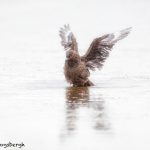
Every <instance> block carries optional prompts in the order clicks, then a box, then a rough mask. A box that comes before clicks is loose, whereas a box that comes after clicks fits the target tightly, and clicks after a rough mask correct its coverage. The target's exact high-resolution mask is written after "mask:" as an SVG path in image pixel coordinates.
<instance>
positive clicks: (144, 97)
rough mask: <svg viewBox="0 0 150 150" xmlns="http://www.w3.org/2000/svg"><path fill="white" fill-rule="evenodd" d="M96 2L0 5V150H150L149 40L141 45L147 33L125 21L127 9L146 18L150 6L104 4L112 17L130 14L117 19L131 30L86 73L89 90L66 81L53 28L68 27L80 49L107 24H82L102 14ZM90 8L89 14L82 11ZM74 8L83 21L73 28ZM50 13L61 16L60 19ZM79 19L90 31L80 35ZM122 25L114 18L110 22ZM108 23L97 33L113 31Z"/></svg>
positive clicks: (32, 2) (20, 2)
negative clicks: (8, 148) (9, 147)
mask: <svg viewBox="0 0 150 150" xmlns="http://www.w3.org/2000/svg"><path fill="white" fill-rule="evenodd" d="M7 2H8V3H7ZM95 2H96V4H97V5H95V4H93V3H92V1H89V3H88V4H87V6H86V7H83V6H84V2H83V3H80V2H79V1H77V3H76V2H73V4H71V3H69V1H67V0H65V1H63V2H61V3H60V2H58V1H46V0H45V1H44V2H43V1H42V2H41V1H37V2H36V1H31V2H29V1H27V2H26V3H25V2H24V1H14V2H13V3H12V2H9V1H6V2H5V1H2V2H0V3H1V6H0V7H1V9H0V12H1V13H0V23H1V24H0V27H1V28H0V31H1V35H0V42H1V44H0V135H1V137H0V144H1V143H8V142H9V141H10V142H14V143H20V142H23V143H24V144H25V147H24V148H22V149H30V150H41V149H45V150H48V149H52V150H83V149H86V150H99V149H103V150H127V149H128V150H141V149H143V150H149V149H150V144H149V139H150V130H149V126H150V109H149V108H150V101H149V99H150V69H149V68H150V61H149V57H150V51H149V46H148V45H146V44H144V42H145V43H146V41H147V39H148V37H149V35H148V34H145V37H146V38H145V39H141V37H143V36H142V35H143V34H144V33H149V30H148V29H147V25H146V26H144V24H138V21H139V20H138V19H136V18H135V16H136V14H133V13H131V12H132V11H131V10H132V8H133V10H134V12H136V13H138V12H139V11H138V10H139V9H140V8H142V10H147V11H148V10H149V7H148V6H149V2H146V1H145V2H141V1H138V2H137V3H136V2H135V3H131V2H126V3H124V6H123V5H122V1H116V4H117V5H113V6H112V7H110V6H111V4H109V6H108V7H110V10H109V11H110V12H112V9H113V8H116V9H115V11H116V12H114V14H116V15H117V12H118V11H119V12H120V11H121V10H120V7H121V8H122V9H124V7H125V8H126V7H127V6H129V12H128V13H130V17H129V18H128V17H125V18H123V20H125V21H124V22H123V24H124V25H125V26H128V24H130V23H129V22H132V24H133V25H136V24H137V26H135V31H133V33H132V34H131V36H129V37H128V38H127V39H126V40H124V41H122V43H121V42H120V43H119V44H118V47H117V46H116V47H115V48H114V50H113V51H112V53H111V55H110V57H109V59H108V60H107V62H106V64H105V66H104V68H103V69H102V70H101V71H96V72H94V73H92V72H91V80H92V81H93V82H94V83H95V86H93V87H87V88H85V87H81V88H77V87H71V86H70V85H68V84H67V83H66V81H65V79H64V75H63V63H64V59H65V54H64V51H63V50H62V48H61V46H60V45H59V41H60V40H59V37H57V33H58V27H59V26H60V25H62V24H64V20H65V21H66V22H67V20H69V21H70V22H71V23H72V24H73V26H74V28H75V30H76V32H77V34H78V35H77V36H78V38H79V41H80V42H81V44H82V41H83V45H80V46H81V49H82V47H84V46H85V45H86V44H85V43H88V42H89V41H90V40H91V39H90V38H93V37H94V36H95V35H92V34H94V33H97V32H99V23H100V24H101V23H102V22H104V20H105V18H103V17H102V20H101V22H99V23H96V20H97V17H98V16H97V17H96V18H95V20H94V19H92V21H94V22H95V23H91V21H90V20H89V21H88V19H87V18H88V17H87V14H88V15H91V16H92V15H93V14H97V13H96V12H97V11H98V10H99V9H98V8H99V7H100V8H101V9H100V10H99V11H101V10H103V7H102V6H101V5H98V4H99V2H98V1H95ZM68 3H69V4H68ZM67 4H68V5H67ZM79 4H81V5H80V7H78V6H79ZM90 4H93V7H92V9H93V11H94V12H93V13H89V11H88V10H89V9H88V8H90ZM103 4H104V6H107V4H108V3H107V1H106V2H104V1H103ZM134 4H136V5H134ZM68 6H69V7H68ZM144 6H145V7H144ZM74 7H75V8H76V9H77V10H78V11H79V12H82V11H81V10H82V9H84V12H83V14H80V13H79V14H77V15H78V18H80V21H81V24H79V25H78V24H76V21H78V19H77V18H76V17H75V18H74V19H75V20H73V19H72V15H73V16H74V15H75V14H74V12H71V13H70V14H68V9H69V10H71V9H72V8H74ZM56 8H57V9H58V8H59V9H60V10H61V11H62V10H63V9H64V11H63V13H60V12H57V11H56ZM65 8H66V9H65ZM94 8H95V9H94ZM147 8H148V9H147ZM76 9H75V10H76ZM118 9H119V10H118ZM113 11H114V10H113ZM148 12H149V11H148ZM75 13H77V12H75ZM86 13H87V14H86ZM141 13H142V11H141ZM114 14H112V16H113V15H114ZM122 14H124V12H122ZM80 15H81V17H80ZM84 15H85V16H86V17H87V18H85V20H84V21H85V23H89V25H91V28H92V27H94V26H96V27H95V28H93V29H90V28H89V26H88V27H85V24H84V21H83V19H82V18H83V16H84ZM97 15H98V14H97ZM105 15H106V16H109V15H110V14H109V13H108V12H107V13H106V14H105ZM146 15H147V16H148V15H149V13H147V14H146ZM91 16H90V17H91ZM113 17H114V16H113ZM49 18H51V19H52V20H54V21H53V22H52V21H51V19H49ZM56 18H58V20H57V19H56ZM121 18H122V17H120V16H119V15H117V16H116V17H114V19H115V21H116V20H118V19H121ZM133 18H134V19H135V20H133ZM130 19H131V20H132V21H131V20H130ZM142 19H144V17H143V18H142ZM145 19H146V17H145ZM146 20H147V19H146ZM146 20H145V21H146ZM107 21H108V20H107ZM107 21H106V24H107V26H105V24H102V25H101V29H100V30H106V29H107V30H111V31H113V27H112V28H109V24H108V23H109V21H108V22H107ZM120 22H121V21H118V23H117V25H118V26H119V29H120V26H121V25H120ZM90 23H91V24H90ZM147 23H148V22H147ZM112 24H113V22H112ZM113 25H114V26H115V24H113ZM113 25H112V26H113ZM141 29H142V30H141ZM143 29H145V31H146V32H144V30H143ZM81 30H82V32H83V33H84V34H85V37H84V36H83V35H82V33H81ZM87 31H88V32H87ZM141 31H142V32H141ZM143 32H144V33H143ZM88 36H89V37H88ZM135 37H136V38H135ZM83 39H84V40H83ZM88 40H89V41H88ZM141 43H142V44H141ZM81 52H82V51H81ZM14 149H15V148H14ZM16 149H17V148H16Z"/></svg>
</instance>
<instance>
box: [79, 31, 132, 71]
mask: <svg viewBox="0 0 150 150" xmlns="http://www.w3.org/2000/svg"><path fill="white" fill-rule="evenodd" d="M130 30H131V28H126V29H124V30H121V31H119V32H116V33H111V34H106V35H103V36H101V37H98V38H96V39H94V40H93V42H92V43H91V45H90V47H89V49H88V50H87V52H86V54H85V55H84V56H82V57H81V59H82V61H84V62H85V63H86V66H87V67H88V68H89V69H91V70H95V68H101V67H102V66H103V63H104V62H105V60H106V58H107V57H108V56H109V52H110V51H111V49H112V48H113V46H114V44H115V43H116V42H117V41H119V40H121V39H123V38H125V37H126V36H127V35H128V34H129V33H130Z"/></svg>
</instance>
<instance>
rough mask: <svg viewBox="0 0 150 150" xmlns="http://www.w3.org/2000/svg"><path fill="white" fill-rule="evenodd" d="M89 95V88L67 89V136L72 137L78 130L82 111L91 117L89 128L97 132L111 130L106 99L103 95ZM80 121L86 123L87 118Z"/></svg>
mask: <svg viewBox="0 0 150 150" xmlns="http://www.w3.org/2000/svg"><path fill="white" fill-rule="evenodd" d="M89 93H90V88H88V87H69V88H67V89H66V109H65V111H66V112H65V113H66V119H65V121H66V122H65V128H66V129H65V130H66V133H65V134H66V135H70V134H72V133H73V132H74V131H76V130H77V126H78V123H79V118H80V117H81V116H80V112H81V110H83V111H86V112H85V113H86V115H89V116H88V118H90V121H89V123H88V124H87V126H89V125H90V127H92V129H95V130H107V129H109V127H108V123H107V121H106V120H107V117H106V114H105V108H104V99H103V98H102V96H101V95H98V94H93V93H92V94H89ZM84 108H85V109H84ZM82 117H83V116H82ZM88 120H89V119H88ZM80 121H85V118H84V117H83V118H82V120H80Z"/></svg>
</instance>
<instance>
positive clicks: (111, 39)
mask: <svg viewBox="0 0 150 150" xmlns="http://www.w3.org/2000/svg"><path fill="white" fill-rule="evenodd" d="M131 29H132V28H131V27H130V28H126V29H124V30H121V31H118V32H115V33H111V34H109V35H108V37H107V38H105V39H103V40H102V41H101V43H102V44H103V45H109V44H115V43H116V42H117V41H119V40H122V39H123V38H125V37H126V36H128V34H129V33H130V31H131Z"/></svg>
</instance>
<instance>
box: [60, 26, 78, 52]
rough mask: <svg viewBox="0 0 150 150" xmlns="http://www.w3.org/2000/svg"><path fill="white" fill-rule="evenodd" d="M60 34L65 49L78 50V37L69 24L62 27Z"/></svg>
mask: <svg viewBox="0 0 150 150" xmlns="http://www.w3.org/2000/svg"><path fill="white" fill-rule="evenodd" d="M59 35H60V37H61V45H62V46H63V47H64V49H65V50H75V51H78V44H77V42H76V38H75V36H74V35H73V33H72V32H71V30H70V27H69V25H64V27H63V28H60V31H59Z"/></svg>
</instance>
